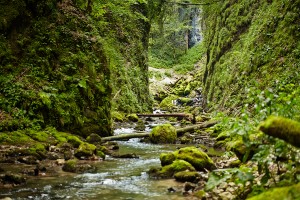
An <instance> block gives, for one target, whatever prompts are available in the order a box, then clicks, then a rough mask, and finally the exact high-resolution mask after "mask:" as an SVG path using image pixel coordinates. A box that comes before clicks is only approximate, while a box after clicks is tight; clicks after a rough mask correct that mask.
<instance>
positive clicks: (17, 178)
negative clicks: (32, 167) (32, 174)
mask: <svg viewBox="0 0 300 200" xmlns="http://www.w3.org/2000/svg"><path fill="white" fill-rule="evenodd" d="M2 180H3V182H4V183H9V184H18V185H19V184H23V183H26V178H25V177H24V176H22V175H19V174H5V176H4V177H3V178H2Z"/></svg>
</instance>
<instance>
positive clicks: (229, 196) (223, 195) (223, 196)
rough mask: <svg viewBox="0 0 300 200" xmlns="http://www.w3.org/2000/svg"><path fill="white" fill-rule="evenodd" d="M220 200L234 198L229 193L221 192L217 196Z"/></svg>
mask: <svg viewBox="0 0 300 200" xmlns="http://www.w3.org/2000/svg"><path fill="white" fill-rule="evenodd" d="M219 195H220V197H221V199H222V200H231V199H234V196H233V195H232V194H231V193H230V192H222V193H220V194H219Z"/></svg>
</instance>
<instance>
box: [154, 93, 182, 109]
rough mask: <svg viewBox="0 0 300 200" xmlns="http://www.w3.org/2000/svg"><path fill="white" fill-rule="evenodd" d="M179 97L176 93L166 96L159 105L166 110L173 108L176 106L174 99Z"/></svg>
mask: <svg viewBox="0 0 300 200" xmlns="http://www.w3.org/2000/svg"><path fill="white" fill-rule="evenodd" d="M178 98H179V97H178V96H176V95H170V96H168V97H166V98H164V99H163V100H162V101H161V102H160V104H159V107H160V108H162V109H165V110H171V109H172V108H174V107H175V105H174V104H173V101H174V100H176V99H178Z"/></svg>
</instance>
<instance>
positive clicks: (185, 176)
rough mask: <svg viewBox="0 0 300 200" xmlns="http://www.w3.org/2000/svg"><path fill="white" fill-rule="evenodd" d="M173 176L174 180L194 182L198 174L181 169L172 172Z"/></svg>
mask: <svg viewBox="0 0 300 200" xmlns="http://www.w3.org/2000/svg"><path fill="white" fill-rule="evenodd" d="M174 177H175V179H176V181H180V182H192V183H194V182H196V181H197V179H198V178H199V177H200V174H199V173H198V172H191V171H182V172H177V173H176V174H174Z"/></svg>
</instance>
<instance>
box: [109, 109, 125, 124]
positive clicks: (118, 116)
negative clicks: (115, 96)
mask: <svg viewBox="0 0 300 200" xmlns="http://www.w3.org/2000/svg"><path fill="white" fill-rule="evenodd" d="M111 117H112V119H113V120H114V121H115V122H123V121H124V120H125V119H126V117H125V114H124V113H121V112H118V111H113V112H112V113H111Z"/></svg>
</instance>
